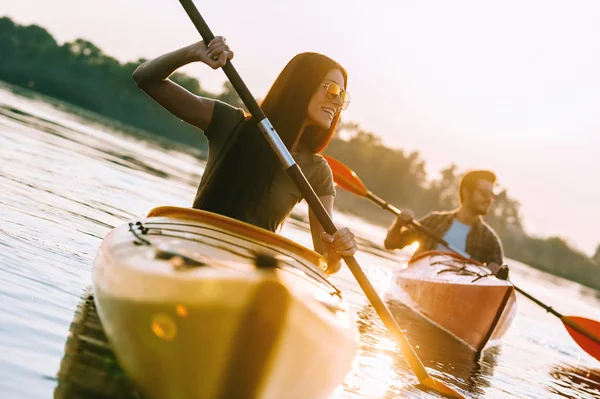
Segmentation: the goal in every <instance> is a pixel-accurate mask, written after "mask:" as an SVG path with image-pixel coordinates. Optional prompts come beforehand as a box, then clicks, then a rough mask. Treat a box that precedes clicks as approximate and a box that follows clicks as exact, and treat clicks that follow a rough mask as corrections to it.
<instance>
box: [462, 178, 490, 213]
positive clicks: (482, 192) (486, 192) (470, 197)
mask: <svg viewBox="0 0 600 399" xmlns="http://www.w3.org/2000/svg"><path fill="white" fill-rule="evenodd" d="M465 194H466V195H465V201H464V204H465V205H466V206H467V207H468V208H469V209H470V210H471V212H473V213H474V214H476V215H487V213H488V212H489V210H490V207H491V206H492V202H493V201H494V199H495V198H496V194H494V184H493V183H492V182H490V181H487V180H485V179H477V182H476V183H475V186H474V187H473V188H472V189H471V190H468V189H467V190H466V193H465Z"/></svg>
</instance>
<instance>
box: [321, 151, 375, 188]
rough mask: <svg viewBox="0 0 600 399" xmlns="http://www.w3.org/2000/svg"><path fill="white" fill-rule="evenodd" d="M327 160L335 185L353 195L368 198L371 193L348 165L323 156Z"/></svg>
mask: <svg viewBox="0 0 600 399" xmlns="http://www.w3.org/2000/svg"><path fill="white" fill-rule="evenodd" d="M323 158H325V159H326V160H327V163H328V164H329V167H331V171H332V172H333V180H334V181H335V183H336V184H337V185H338V186H340V187H341V188H343V189H344V190H346V191H350V192H351V193H353V194H356V195H360V196H362V197H366V196H367V194H368V193H369V190H367V187H366V186H365V185H364V184H363V182H362V181H361V180H360V178H359V177H358V176H357V175H356V173H354V172H353V171H352V170H351V169H350V168H348V167H347V166H346V165H344V164H343V163H341V162H340V161H338V160H337V159H335V158H333V157H330V156H329V155H323Z"/></svg>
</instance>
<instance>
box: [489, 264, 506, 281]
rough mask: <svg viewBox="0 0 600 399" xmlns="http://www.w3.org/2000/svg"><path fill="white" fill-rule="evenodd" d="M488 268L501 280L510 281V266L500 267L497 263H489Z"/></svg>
mask: <svg viewBox="0 0 600 399" xmlns="http://www.w3.org/2000/svg"><path fill="white" fill-rule="evenodd" d="M487 268H488V269H490V270H491V271H492V273H493V274H494V275H495V276H496V277H497V278H499V279H500V280H508V265H507V264H503V265H498V264H497V263H489V264H488V265H487Z"/></svg>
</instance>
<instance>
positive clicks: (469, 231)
mask: <svg viewBox="0 0 600 399" xmlns="http://www.w3.org/2000/svg"><path fill="white" fill-rule="evenodd" d="M495 183H496V175H494V173H492V172H490V171H488V170H476V171H471V172H468V173H467V174H465V175H464V176H463V178H462V179H461V182H460V188H459V194H460V206H459V207H458V209H455V210H453V211H449V212H432V213H430V214H428V215H427V216H425V217H424V218H423V219H421V220H420V222H421V224H422V225H423V226H424V227H426V228H428V229H429V230H431V231H432V232H433V233H434V234H436V235H438V236H439V237H442V238H444V240H446V242H448V243H449V244H450V245H451V246H452V247H454V248H456V249H459V250H461V251H462V252H466V253H467V254H468V255H469V256H470V257H471V258H473V259H475V260H477V261H479V262H481V263H483V264H485V265H486V266H487V267H488V268H489V269H490V270H491V271H492V273H494V274H496V275H497V276H498V277H499V278H503V279H507V278H508V267H507V266H506V265H503V264H504V255H503V251H502V244H500V239H499V238H498V236H497V234H496V232H494V230H493V229H492V228H491V227H490V226H489V225H488V224H487V223H485V222H484V221H483V219H482V216H483V215H486V214H487V213H488V211H489V209H490V206H491V205H492V202H493V201H494V199H495V194H494V184H495ZM412 219H413V214H412V212H411V211H409V210H403V211H402V213H401V214H400V215H399V216H398V217H397V218H396V220H395V221H394V223H393V224H392V225H391V227H390V229H389V230H388V233H387V236H386V238H385V242H384V245H385V248H387V249H395V248H398V249H402V248H404V247H405V246H407V245H409V244H412V243H413V242H415V241H419V242H420V244H419V248H418V249H417V251H416V252H415V254H414V255H413V256H415V255H418V254H420V253H422V252H425V251H432V250H442V251H448V249H447V248H446V247H444V246H443V245H441V244H438V243H437V242H436V241H435V240H433V239H431V238H429V237H428V236H425V235H423V234H419V233H418V232H417V231H415V230H414V229H413V228H412V227H411V226H410V223H411V221H412ZM501 265H502V266H501Z"/></svg>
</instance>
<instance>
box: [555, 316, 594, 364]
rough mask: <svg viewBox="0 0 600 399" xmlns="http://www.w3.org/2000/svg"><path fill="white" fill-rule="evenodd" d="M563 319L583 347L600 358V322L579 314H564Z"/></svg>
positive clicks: (571, 333)
mask: <svg viewBox="0 0 600 399" xmlns="http://www.w3.org/2000/svg"><path fill="white" fill-rule="evenodd" d="M561 320H562V322H563V323H564V324H565V327H566V329H567V331H568V332H569V334H570V335H571V337H572V338H573V339H574V340H575V342H577V343H578V344H579V346H580V347H581V349H583V350H584V351H586V352H587V353H589V354H590V355H591V356H593V357H595V358H596V359H597V360H600V323H599V322H597V321H596V320H590V319H586V318H584V317H578V316H564V317H563V318H562V319H561ZM578 327H579V329H580V330H582V331H581V332H580V331H577V329H578Z"/></svg>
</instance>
